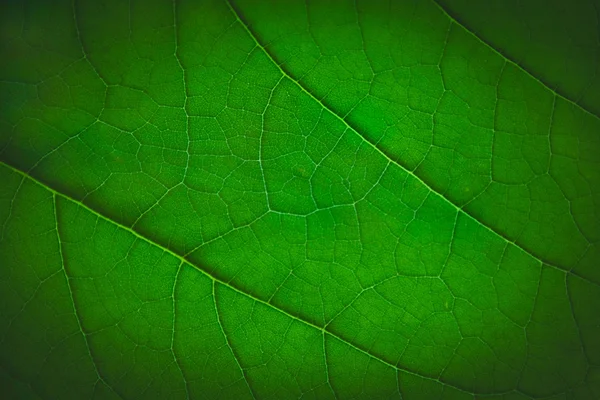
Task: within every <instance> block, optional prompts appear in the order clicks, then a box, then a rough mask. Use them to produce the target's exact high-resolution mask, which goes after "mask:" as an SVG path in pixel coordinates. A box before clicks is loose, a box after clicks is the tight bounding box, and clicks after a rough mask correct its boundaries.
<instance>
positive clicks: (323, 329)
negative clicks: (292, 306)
mask: <svg viewBox="0 0 600 400" xmlns="http://www.w3.org/2000/svg"><path fill="white" fill-rule="evenodd" d="M0 165H3V166H5V167H6V168H8V169H9V170H11V171H13V172H14V173H17V174H19V175H21V176H23V177H25V178H27V179H29V180H31V181H32V182H33V183H35V184H37V185H38V186H40V187H42V188H44V189H46V190H48V191H49V192H50V193H52V194H53V196H54V197H61V198H63V199H65V200H67V201H69V202H72V203H74V204H76V205H78V206H79V207H81V208H83V209H85V210H87V211H88V212H90V213H92V214H93V215H95V216H96V217H98V218H100V219H102V220H104V221H106V222H108V223H110V224H113V225H115V226H117V227H118V228H120V229H123V230H125V231H127V232H129V233H130V234H132V235H134V236H135V237H136V238H138V239H140V240H142V241H144V242H146V243H148V244H150V245H152V246H155V247H157V248H159V249H161V250H162V251H164V252H165V253H167V254H169V255H171V256H173V257H175V258H177V259H178V260H180V261H181V262H184V263H186V264H188V265H190V266H191V267H193V268H195V269H196V270H197V271H199V272H200V273H202V274H203V275H205V276H206V277H207V278H209V279H210V280H211V281H213V282H216V283H219V284H221V285H223V286H226V287H228V288H229V289H231V290H234V291H235V292H237V293H239V294H241V295H243V296H245V297H248V298H250V299H252V300H253V301H256V302H258V303H261V304H263V305H265V306H267V307H269V308H271V309H273V310H275V311H277V312H279V313H282V314H284V315H286V316H287V317H289V318H292V319H293V320H295V321H298V322H300V323H302V324H303V325H307V326H309V327H311V328H314V329H317V330H318V331H320V332H322V333H323V334H325V335H328V336H330V337H332V338H334V339H336V340H339V341H340V342H342V343H344V344H346V345H347V346H350V347H351V348H353V349H354V350H356V351H358V352H360V353H362V354H364V355H366V356H368V357H369V358H371V359H373V360H376V361H378V362H381V363H383V364H385V365H386V366H388V367H390V368H393V369H394V370H396V371H398V372H403V373H406V374H409V375H413V376H418V377H419V378H422V379H426V380H430V381H434V382H439V383H441V384H443V385H446V386H448V387H451V388H454V389H456V390H459V391H461V392H464V393H470V392H468V391H466V390H465V389H463V388H461V387H458V386H455V385H453V384H451V383H447V382H444V381H442V380H441V379H440V378H437V379H436V378H432V377H430V376H427V375H423V374H420V373H418V372H414V371H411V370H409V369H406V368H403V367H400V366H398V365H395V364H393V363H392V362H390V361H387V360H385V359H384V358H381V357H380V356H377V355H375V354H372V353H370V352H369V351H368V350H365V349H362V348H360V347H359V346H358V345H355V344H354V343H352V342H350V341H348V340H347V339H345V338H343V337H342V336H340V335H339V334H337V333H335V332H332V331H330V330H329V328H327V327H322V326H319V325H316V324H314V323H312V322H310V321H307V320H305V319H302V318H301V317H299V316H296V315H293V314H292V313H290V312H288V311H286V310H284V309H282V308H279V307H277V306H275V305H273V304H272V303H271V302H269V301H265V300H263V299H260V298H258V297H255V296H254V295H252V294H250V293H247V292H245V291H243V290H242V289H239V288H237V287H236V286H235V285H234V284H232V283H230V282H227V281H224V280H222V279H220V278H218V277H216V276H213V275H212V274H211V273H209V272H207V271H206V270H205V269H204V268H203V267H202V266H200V265H198V264H196V263H194V262H192V261H190V260H188V259H187V258H186V257H185V256H183V255H181V254H179V253H176V252H175V251H173V250H171V249H169V248H167V247H165V246H163V245H161V244H160V243H157V242H155V241H153V240H152V239H149V238H147V237H146V236H144V235H142V234H140V233H138V232H137V231H135V230H134V229H132V228H130V227H128V226H125V225H123V224H121V223H119V222H117V221H115V220H113V219H111V218H110V217H107V216H105V215H104V214H102V213H101V212H100V211H97V210H95V209H93V208H90V207H89V206H87V205H86V204H84V203H82V202H81V201H79V200H76V199H74V198H73V197H71V196H69V195H67V194H64V193H61V192H59V191H58V190H56V189H53V188H52V187H50V186H48V185H46V184H45V183H43V182H41V181H39V180H37V179H36V178H34V177H32V176H29V175H28V174H27V173H25V172H23V171H21V170H20V169H18V168H16V167H13V166H12V165H10V164H7V163H5V162H4V161H0ZM495 394H498V393H495Z"/></svg>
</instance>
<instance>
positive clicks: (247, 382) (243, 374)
mask: <svg viewBox="0 0 600 400" xmlns="http://www.w3.org/2000/svg"><path fill="white" fill-rule="evenodd" d="M216 285H217V280H216V279H214V278H213V281H212V298H213V302H214V304H215V314H216V315H217V323H218V325H219V328H220V329H221V333H222V334H223V337H224V338H225V343H227V347H229V351H230V352H231V356H232V357H233V359H234V360H235V363H236V364H237V366H238V368H239V369H240V372H241V373H242V377H243V378H244V381H245V382H246V386H247V387H248V391H249V392H250V394H251V395H252V398H253V399H255V400H256V396H255V395H254V390H252V386H251V385H250V380H249V379H248V374H247V372H246V370H245V369H244V367H242V364H241V363H240V360H239V357H238V355H237V354H236V353H235V351H234V350H233V346H231V342H230V341H229V337H227V333H225V328H224V327H223V322H222V321H221V316H220V314H219V306H218V305H217V291H216V290H215V289H216Z"/></svg>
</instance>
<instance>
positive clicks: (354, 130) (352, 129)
mask: <svg viewBox="0 0 600 400" xmlns="http://www.w3.org/2000/svg"><path fill="white" fill-rule="evenodd" d="M226 3H227V6H228V7H229V10H230V11H231V13H232V14H233V15H234V16H235V18H236V19H237V21H238V22H239V23H240V25H241V26H242V27H243V28H244V30H245V31H246V32H247V33H248V35H249V36H250V38H251V39H252V40H253V41H254V43H255V44H256V46H257V47H259V48H260V49H261V50H262V51H263V52H264V53H265V55H266V56H267V57H268V58H269V60H270V61H271V62H272V63H273V64H274V65H275V66H276V67H277V68H278V69H279V71H280V73H281V74H282V75H283V76H285V77H286V78H287V79H289V80H290V82H292V83H293V84H294V85H296V86H297V87H298V88H299V89H300V90H301V91H302V92H303V93H305V94H306V95H307V96H309V97H310V98H311V99H312V100H314V101H315V102H317V103H318V104H319V105H320V106H321V107H322V108H323V109H324V110H326V111H327V112H328V113H330V114H331V115H332V116H333V117H334V118H336V119H337V120H339V121H340V122H341V123H342V124H344V126H345V127H346V128H347V130H349V131H350V132H352V133H354V134H355V135H357V136H358V137H359V138H360V139H361V140H363V141H364V142H365V143H366V144H368V145H369V146H371V147H372V148H373V149H374V150H375V151H376V152H377V153H379V154H380V155H381V156H382V157H384V158H385V159H386V160H388V161H389V162H391V163H393V164H394V165H396V166H398V167H399V168H401V169H402V170H403V171H404V172H405V173H407V174H409V175H410V176H412V177H413V178H414V179H416V180H417V181H418V182H420V183H421V184H422V185H423V186H425V187H426V188H427V189H428V190H429V191H430V192H431V193H432V194H433V195H435V196H438V197H440V198H441V199H443V200H444V202H446V203H448V204H450V205H451V206H452V207H454V209H455V210H457V212H459V213H462V214H464V215H465V216H466V217H467V218H470V219H472V220H473V221H475V222H476V223H477V224H479V225H481V226H482V227H483V228H485V229H486V230H488V231H490V232H491V233H492V234H494V235H495V236H498V237H500V238H501V239H502V240H504V241H505V242H507V243H509V244H512V245H513V246H515V247H516V248H518V249H520V250H521V251H523V252H524V253H526V254H528V255H529V256H530V257H532V258H533V259H535V260H536V261H538V262H540V263H542V264H544V265H547V266H548V267H551V268H554V269H557V270H559V271H561V272H566V273H569V274H571V275H573V276H577V277H578V278H580V279H583V280H585V281H586V282H588V283H590V284H592V285H594V286H600V283H597V282H594V281H592V280H590V279H588V278H586V277H584V276H581V275H580V274H578V273H576V272H573V271H572V270H566V269H565V268H561V267H558V266H556V265H554V264H553V263H551V262H549V261H547V260H544V259H543V258H542V257H541V256H540V255H537V254H535V253H534V251H533V250H530V249H528V248H526V247H525V246H524V245H523V244H520V243H518V242H517V241H514V240H511V239H509V238H508V237H506V236H505V235H504V234H503V233H502V232H500V231H498V230H496V229H494V228H493V227H491V226H489V225H487V224H485V223H484V222H482V221H480V220H478V219H477V218H476V217H474V216H473V215H471V214H470V213H469V212H467V211H466V210H464V209H463V208H462V207H459V206H457V205H456V204H455V203H454V202H452V200H450V199H449V198H448V197H446V196H444V195H443V194H442V193H439V192H437V191H436V190H435V189H434V188H433V187H432V186H431V185H430V184H428V183H427V182H425V181H424V180H423V179H421V177H419V176H418V175H416V174H415V173H414V172H412V171H410V170H409V169H407V168H406V167H404V166H403V165H402V164H400V163H399V162H398V161H396V160H394V159H393V158H391V157H389V156H388V155H387V154H386V153H385V151H384V150H382V149H381V148H379V146H378V145H377V144H376V143H373V142H372V141H370V140H369V139H368V138H367V137H366V136H365V135H363V134H361V133H360V131H359V129H357V128H355V127H354V126H352V125H351V124H350V123H349V122H348V121H347V120H346V119H345V118H344V117H341V116H340V115H339V114H338V113H336V112H335V111H334V110H333V109H332V108H331V107H330V106H328V105H326V104H325V103H323V101H322V100H319V99H318V98H317V97H316V96H315V95H314V94H313V93H312V92H311V91H310V90H308V89H307V88H305V87H304V86H303V85H302V84H301V83H300V82H299V81H298V80H297V79H295V78H294V77H293V76H292V75H291V74H290V73H289V72H288V71H287V70H286V69H285V68H284V67H283V66H282V63H279V62H277V60H276V59H275V57H274V56H273V55H272V54H271V53H270V52H269V51H267V49H266V48H265V47H264V46H263V44H262V43H261V41H260V40H259V39H258V37H257V35H256V33H255V32H254V31H253V30H252V29H251V28H250V25H249V24H248V23H247V22H246V21H245V20H244V19H243V16H242V14H241V12H240V11H239V10H238V9H237V7H236V6H235V5H234V4H233V3H232V1H231V0H227V1H226ZM436 4H437V3H436ZM446 15H447V14H446ZM448 17H449V18H450V16H448ZM451 21H452V22H453V23H456V24H458V23H457V22H456V21H455V20H454V19H451ZM459 26H461V27H462V25H459ZM463 28H464V27H463ZM480 41H481V40H480ZM482 43H484V44H485V42H483V41H482ZM486 46H488V47H489V45H487V44H486ZM496 53H498V52H497V51H496ZM498 54H500V56H502V57H503V58H505V59H506V57H504V56H503V55H502V54H501V53H498ZM506 60H507V61H510V60H508V59H506ZM510 62H512V61H510ZM515 65H516V64H515ZM519 68H520V67H519ZM521 69H522V68H521ZM554 93H555V92H554ZM555 95H557V96H558V94H556V93H555ZM567 100H568V99H567Z"/></svg>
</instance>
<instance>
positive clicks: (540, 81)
mask: <svg viewBox="0 0 600 400" xmlns="http://www.w3.org/2000/svg"><path fill="white" fill-rule="evenodd" d="M438 1H439V0H431V2H432V3H434V4H435V5H436V6H437V7H438V8H439V9H440V10H441V11H442V13H444V15H446V17H448V19H450V21H452V22H454V23H455V24H456V25H458V26H460V27H461V28H463V29H464V30H465V31H466V32H467V33H469V34H470V35H471V36H473V37H474V38H475V39H476V40H477V41H478V42H480V43H481V44H483V45H484V46H486V47H487V48H489V49H490V50H492V51H493V52H494V53H496V54H498V55H499V56H500V57H502V58H503V59H505V60H506V61H507V62H508V63H510V64H512V65H514V66H515V67H517V68H518V69H519V70H521V71H523V72H525V74H527V76H529V77H531V78H533V79H534V80H535V81H536V82H538V83H539V84H541V85H542V86H544V87H545V88H546V89H548V90H549V91H550V92H552V93H553V94H554V95H555V96H557V97H560V98H561V99H563V100H565V101H566V102H567V103H570V104H572V105H574V106H575V107H577V108H579V109H581V110H582V111H583V112H585V113H586V114H588V115H591V116H592V117H594V118H597V119H600V116H599V115H597V114H595V113H594V112H592V111H590V110H588V109H587V108H586V107H584V106H582V105H581V104H579V103H577V101H575V100H573V99H571V98H570V97H568V95H566V94H563V93H561V92H560V91H559V90H557V89H554V88H553V87H552V86H551V85H550V83H548V82H546V81H544V80H543V79H540V78H538V77H537V76H535V75H534V74H533V73H531V72H530V71H529V70H528V69H526V68H525V67H524V66H522V65H520V64H519V63H518V62H516V61H515V60H513V59H511V58H510V57H509V56H507V55H506V54H504V53H503V52H502V51H501V50H499V49H497V48H495V47H494V46H493V45H492V44H491V43H490V42H488V41H486V40H484V39H483V38H482V37H481V36H479V35H478V34H477V33H475V31H474V30H472V29H471V28H469V27H468V25H467V24H466V23H464V22H463V21H461V20H460V19H458V18H457V17H456V16H454V15H453V14H451V13H450V11H448V10H447V9H446V8H444V7H443V6H442V5H441V4H440V3H439V2H438Z"/></svg>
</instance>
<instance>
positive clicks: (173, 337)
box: [171, 261, 190, 399]
mask: <svg viewBox="0 0 600 400" xmlns="http://www.w3.org/2000/svg"><path fill="white" fill-rule="evenodd" d="M183 265H184V263H183V261H181V262H180V263H179V267H178V268H177V274H175V281H174V282H173V292H172V293H171V298H172V299H173V332H172V334H171V353H172V354H173V360H174V361H175V365H176V366H177V369H179V373H180V374H181V377H182V378H183V383H184V384H185V398H186V399H189V398H190V389H189V383H188V380H187V378H186V376H185V373H184V372H183V368H181V362H180V361H179V357H177V354H176V353H175V318H176V315H177V314H176V312H175V308H176V307H175V291H176V289H177V282H178V281H179V275H180V274H181V270H182V269H183Z"/></svg>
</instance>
